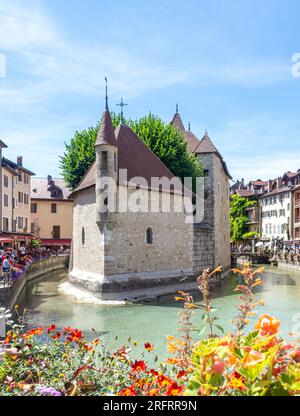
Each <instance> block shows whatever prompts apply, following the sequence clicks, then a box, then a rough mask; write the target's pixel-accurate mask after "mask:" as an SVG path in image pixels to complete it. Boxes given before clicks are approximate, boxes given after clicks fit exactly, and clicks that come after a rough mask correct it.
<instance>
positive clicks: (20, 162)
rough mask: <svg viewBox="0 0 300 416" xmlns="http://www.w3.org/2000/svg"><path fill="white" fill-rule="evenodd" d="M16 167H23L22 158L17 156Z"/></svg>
mask: <svg viewBox="0 0 300 416" xmlns="http://www.w3.org/2000/svg"><path fill="white" fill-rule="evenodd" d="M17 165H18V166H19V167H22V166H23V156H18V157H17Z"/></svg>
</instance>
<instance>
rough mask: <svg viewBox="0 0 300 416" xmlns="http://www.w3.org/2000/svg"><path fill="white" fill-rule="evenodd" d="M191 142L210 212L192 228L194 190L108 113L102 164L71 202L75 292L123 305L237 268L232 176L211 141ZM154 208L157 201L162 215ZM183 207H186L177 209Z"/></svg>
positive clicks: (99, 155) (99, 150) (100, 144)
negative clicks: (203, 173)
mask: <svg viewBox="0 0 300 416" xmlns="http://www.w3.org/2000/svg"><path fill="white" fill-rule="evenodd" d="M178 116H179V115H178ZM186 136H189V137H190V139H193V140H194V143H195V148H196V147H197V146H198V147H199V149H198V153H197V154H199V159H200V160H201V161H203V162H205V166H206V169H207V178H206V185H205V186H206V194H205V195H206V199H207V202H206V203H205V204H206V207H205V208H206V209H207V211H206V217H205V218H204V219H203V221H201V222H200V223H195V221H194V220H193V219H192V220H191V221H187V212H186V209H185V207H187V206H189V204H190V203H191V200H192V196H193V194H192V193H191V191H190V190H187V189H186V188H184V187H183V186H182V183H181V182H180V181H179V180H178V179H177V178H175V177H174V175H173V174H172V173H171V172H170V171H169V169H168V168H167V167H166V166H165V165H164V164H163V163H162V162H161V161H160V159H158V158H157V157H156V155H154V153H152V151H151V150H149V148H148V147H147V146H146V145H145V144H144V143H143V141H142V140H140V138H139V137H138V136H137V135H136V134H135V133H134V132H133V131H132V130H131V129H130V128H129V127H127V126H125V125H124V124H122V123H121V124H120V125H119V126H118V127H117V129H116V130H114V128H113V126H112V122H111V117H110V113H109V111H108V108H106V110H105V111H104V113H103V115H102V119H101V123H100V127H99V132H98V136H97V141H96V148H95V150H96V161H95V162H94V164H93V165H92V166H91V167H90V169H89V170H88V171H87V173H86V175H85V176H84V178H83V179H82V181H81V183H80V184H79V185H78V186H77V188H76V189H75V190H74V192H73V193H72V194H71V195H70V198H72V199H73V200H74V217H73V241H72V256H71V263H70V272H69V279H70V282H71V284H72V285H73V286H76V287H81V288H83V289H88V290H89V291H92V292H93V293H94V294H95V295H96V296H97V297H99V298H101V299H112V298H114V297H118V296H119V297H121V298H123V297H124V296H125V294H126V295H128V291H131V292H134V293H136V291H137V290H138V291H139V293H140V294H141V292H143V290H145V291H147V288H149V287H151V288H153V290H154V289H155V288H157V287H159V286H161V287H162V286H164V287H167V286H169V287H172V291H174V290H175V291H176V288H174V285H176V287H177V288H178V289H179V288H180V287H181V286H182V283H181V282H182V281H185V282H186V281H188V280H189V279H190V281H191V282H193V284H195V278H194V276H195V274H196V273H198V272H200V271H201V270H203V269H204V268H210V269H212V268H213V267H214V266H217V265H219V264H221V265H222V266H223V267H224V268H225V269H228V268H229V266H230V249H229V185H228V178H229V174H228V171H227V168H226V165H225V162H224V161H223V159H222V158H221V156H220V154H219V153H218V151H217V150H216V149H215V148H214V146H213V144H212V143H211V141H210V139H209V138H208V136H207V135H206V136H205V137H204V138H203V139H202V141H199V140H198V139H197V138H195V137H191V133H188V134H187V135H186ZM186 136H185V137H186ZM208 139H209V142H208ZM201 143H202V145H201ZM194 150H195V149H194ZM190 151H192V150H191V148H190ZM208 170H209V171H208ZM124 171H126V180H124V178H123V176H122V173H123V172H124ZM153 178H156V179H158V181H161V180H163V179H167V181H169V182H172V184H173V185H174V186H173V188H170V187H168V186H165V185H164V182H163V181H162V183H160V182H159V183H160V185H159V186H156V185H154V184H153V182H152V180H153ZM137 181H138V182H137ZM108 184H114V186H115V192H114V194H113V196H111V195H110V194H108V188H109V186H108ZM212 194H213V195H212ZM124 195H125V196H124ZM133 200H134V201H139V202H138V204H139V206H138V209H137V210H131V209H129V210H128V209H124V206H125V205H126V207H127V206H128V204H129V203H130V202H132V201H133ZM165 200H169V202H170V203H169V207H170V209H169V210H168V211H165V210H164V208H163V206H164V201H165ZM145 201H146V202H145ZM153 201H157V206H156V209H155V210H153V206H152V204H153ZM140 204H141V205H142V206H141V205H140ZM144 204H146V205H144ZM180 204H181V205H182V206H183V207H184V208H183V209H181V210H177V209H175V207H178V206H180ZM113 208H116V209H113ZM191 217H193V215H192V214H191ZM190 219H191V218H190ZM215 227H218V231H219V234H220V235H217V234H218V231H216V230H215ZM219 239H221V241H219ZM124 293H125V294H124Z"/></svg>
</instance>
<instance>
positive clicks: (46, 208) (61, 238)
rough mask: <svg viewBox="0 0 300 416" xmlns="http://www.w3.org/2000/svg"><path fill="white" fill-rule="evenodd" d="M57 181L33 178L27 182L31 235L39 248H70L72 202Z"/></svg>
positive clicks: (58, 180)
mask: <svg viewBox="0 0 300 416" xmlns="http://www.w3.org/2000/svg"><path fill="white" fill-rule="evenodd" d="M69 195H70V191H69V190H68V189H67V188H66V186H65V183H64V180H63V179H61V178H55V179H53V178H52V177H51V176H50V175H49V176H48V178H33V179H32V183H31V223H30V226H31V232H32V233H33V234H34V235H35V236H36V237H37V238H39V239H40V240H41V242H42V244H43V245H48V246H70V245H71V239H72V229H73V201H72V200H71V199H69V198H68V197H69Z"/></svg>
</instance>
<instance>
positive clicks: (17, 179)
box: [0, 142, 34, 243]
mask: <svg viewBox="0 0 300 416" xmlns="http://www.w3.org/2000/svg"><path fill="white" fill-rule="evenodd" d="M0 147H1V187H0V192H1V201H2V203H1V225H0V227H1V242H2V243H3V242H7V243H8V242H21V241H22V242H26V241H27V240H29V239H31V238H33V236H32V234H31V233H30V215H31V214H30V203H31V201H30V189H31V177H32V176H33V175H34V173H33V172H32V171H31V170H29V169H27V168H25V167H24V166H23V158H22V156H19V157H17V160H16V162H13V161H11V160H9V159H7V158H5V157H3V156H2V149H5V148H6V145H5V144H4V143H3V142H1V143H0Z"/></svg>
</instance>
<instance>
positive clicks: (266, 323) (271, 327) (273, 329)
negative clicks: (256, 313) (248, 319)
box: [255, 314, 280, 335]
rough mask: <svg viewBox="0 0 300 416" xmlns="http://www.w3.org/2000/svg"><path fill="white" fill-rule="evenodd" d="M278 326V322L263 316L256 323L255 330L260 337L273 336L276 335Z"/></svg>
mask: <svg viewBox="0 0 300 416" xmlns="http://www.w3.org/2000/svg"><path fill="white" fill-rule="evenodd" d="M279 326H280V321H278V319H276V318H273V317H271V316H269V315H266V314H264V315H262V316H260V318H259V320H258V321H257V322H256V324H255V329H258V330H259V331H260V333H261V335H274V334H277V332H278V329H279Z"/></svg>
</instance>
